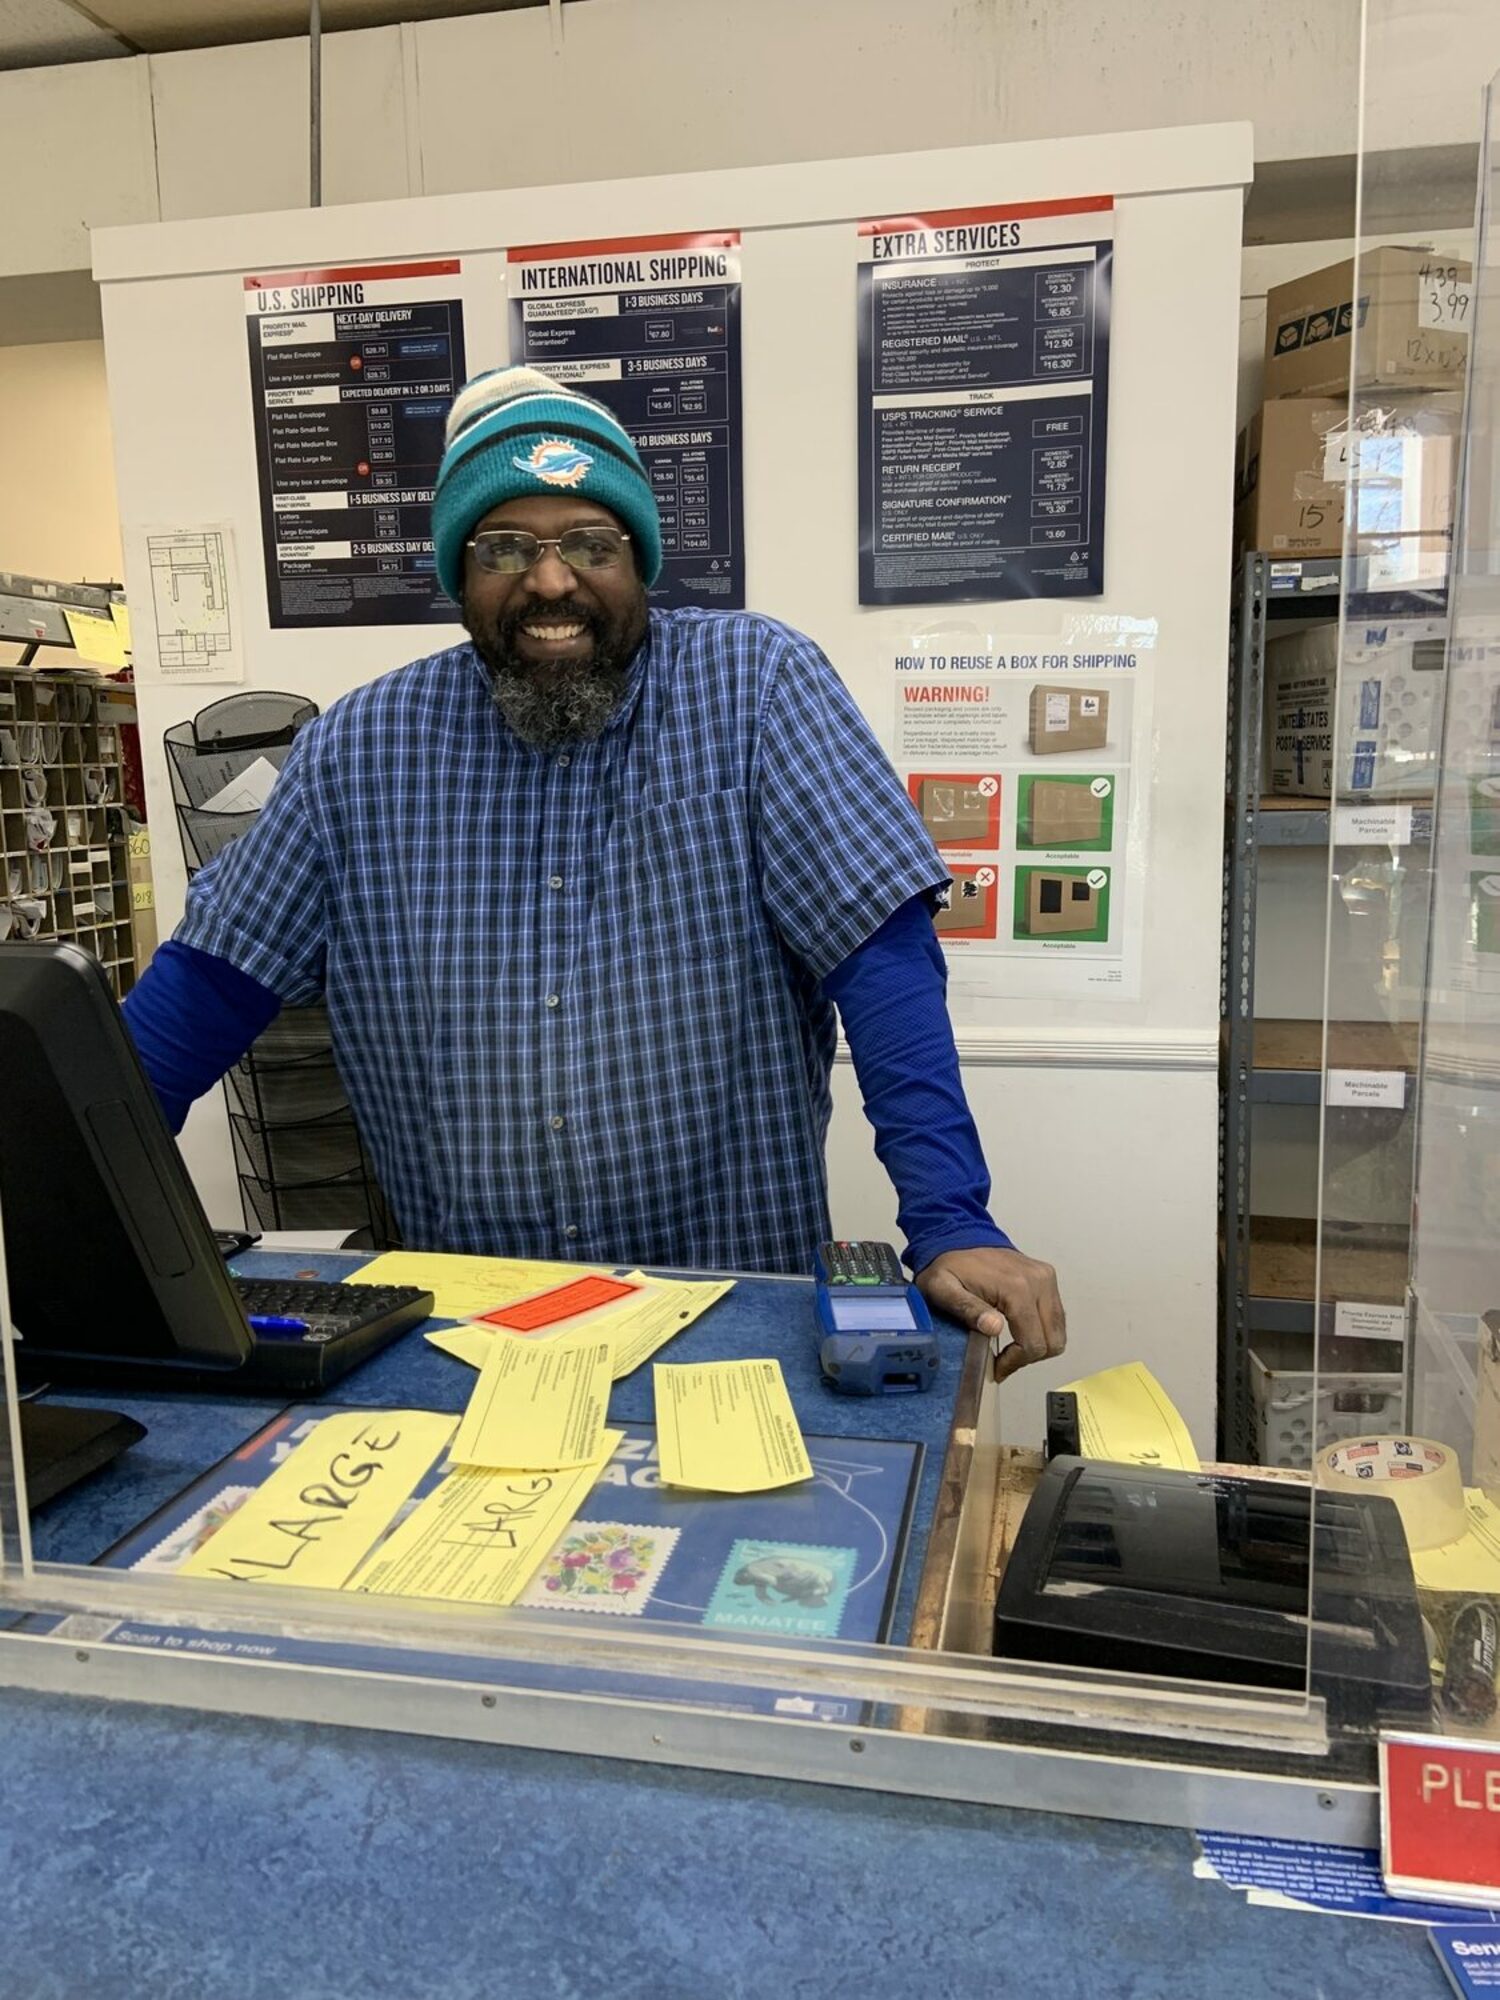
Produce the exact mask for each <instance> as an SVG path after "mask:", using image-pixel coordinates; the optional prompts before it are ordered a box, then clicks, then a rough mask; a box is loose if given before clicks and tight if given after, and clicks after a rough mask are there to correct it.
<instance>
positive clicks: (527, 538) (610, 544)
mask: <svg viewBox="0 0 1500 2000" xmlns="http://www.w3.org/2000/svg"><path fill="white" fill-rule="evenodd" d="M629 540H630V537H629V535H627V534H626V532H625V530H624V529H623V528H605V527H598V528H567V529H565V530H564V532H563V533H562V534H560V535H554V536H552V537H551V538H550V539H548V540H543V539H542V537H541V536H539V535H528V534H526V533H525V532H524V531H523V530H522V529H520V528H486V529H485V530H484V532H483V533H482V534H478V535H475V536H473V538H472V539H471V540H470V541H469V543H468V547H469V548H471V549H472V550H473V551H474V560H475V562H477V563H478V565H479V567H480V568H481V569H487V570H488V571H489V572H490V574H491V575H492V576H524V575H525V573H526V571H527V570H529V569H530V568H531V566H532V565H533V563H536V562H539V561H540V560H541V554H542V550H543V549H556V550H557V553H558V554H559V556H561V558H562V560H563V561H564V562H565V563H566V564H567V565H568V568H569V569H572V570H578V571H580V572H584V573H586V572H587V571H589V570H591V569H613V568H614V566H615V564H616V563H617V562H618V561H619V560H620V558H621V556H623V555H624V553H625V544H626V543H627V542H628V541H629Z"/></svg>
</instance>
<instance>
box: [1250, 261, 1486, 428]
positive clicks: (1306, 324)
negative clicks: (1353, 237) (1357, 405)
mask: <svg viewBox="0 0 1500 2000" xmlns="http://www.w3.org/2000/svg"><path fill="white" fill-rule="evenodd" d="M1356 276H1357V277H1358V280H1359V292H1358V295H1357V296H1356V293H1355V289H1354V287H1355V279H1356ZM1470 277H1471V271H1470V267H1469V265H1468V264H1466V263H1464V262H1463V261H1462V260H1461V259H1458V258H1452V257H1437V256H1434V255H1433V253H1432V252H1431V251H1430V250H1420V249H1405V248H1402V247H1401V246H1399V245H1396V244H1388V245H1387V246H1386V247H1385V248H1383V249H1379V250H1368V251H1366V252H1365V255H1364V257H1363V258H1362V259H1361V260H1360V266H1359V270H1358V272H1357V273H1356V271H1355V268H1354V260H1353V258H1352V257H1349V258H1345V259H1344V261H1343V263H1341V264H1329V265H1325V267H1324V268H1323V269H1322V270H1321V271H1310V272H1309V273H1308V274H1307V275H1306V276H1305V277H1302V278H1289V279H1288V280H1287V282H1286V283H1285V284H1282V285H1273V286H1272V287H1271V289H1270V291H1269V292H1267V294H1266V375H1265V393H1266V395H1267V396H1268V397H1273V396H1274V397H1281V396H1315V395H1320V394H1333V395H1337V394H1339V393H1341V392H1345V393H1346V392H1347V390H1348V387H1349V373H1350V363H1351V358H1352V360H1353V361H1354V362H1355V363H1356V364H1357V367H1358V381H1357V382H1356V384H1355V387H1356V388H1359V389H1390V388H1396V389H1457V388H1460V387H1461V386H1462V384H1463V379H1464V368H1465V365H1466V363H1467V361H1468V358H1469V325H1468V322H1469V307H1468V293H1469V290H1470V282H1469V281H1470ZM1356 327H1357V328H1358V330H1359V338H1358V340H1357V341H1356V340H1355V339H1354V338H1353V335H1354V330H1355V328H1356ZM1356 349H1357V350H1358V351H1357V352H1355V350H1356Z"/></svg>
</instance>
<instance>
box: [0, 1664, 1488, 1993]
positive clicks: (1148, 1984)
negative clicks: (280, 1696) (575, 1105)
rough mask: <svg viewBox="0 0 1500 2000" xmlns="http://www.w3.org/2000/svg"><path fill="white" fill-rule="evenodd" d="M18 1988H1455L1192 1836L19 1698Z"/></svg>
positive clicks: (2, 1854) (8, 1813)
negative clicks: (1263, 1897)
mask: <svg viewBox="0 0 1500 2000" xmlns="http://www.w3.org/2000/svg"><path fill="white" fill-rule="evenodd" d="M0 1727H3V1729H4V1740H5V1746H6V1748H5V1772H6V1782H5V1787H4V1795H3V1796H4V1806H3V1809H0V1883H3V1889H0V1910H3V1924H4V1945H3V1948H0V1993H3V1994H4V1995H5V1996H6V2000H85V1996H86V2000H142V1996H144V1995H149V1996H151V2000H429V1996H430V2000H575V1996H576V2000H594V1996H600V1995H609V1996H611V2000H762V1996H774V2000H919V1996H939V1995H941V1996H957V1995H964V1996H968V1995H981V1994H982V1995H992V1994H1002V1995H1005V1996H1007V2000H1018V1996H1023V1995H1024V1996H1030V1995H1037V1996H1044V2000H1168V1996H1170V2000H1212V1996H1216V1995H1226V1996H1231V1995H1232V1996H1235V2000H1335V1996H1337V2000H1346V1996H1347V1995H1349V1994H1351V1993H1352V1994H1360V1993H1366V1994H1373V1993H1394V1992H1399V1993H1401V1994H1402V1995H1403V1996H1406V2000H1422V1996H1430V2000H1438V1996H1440V1995H1442V1994H1445V1993H1447V1992H1448V1990H1449V1989H1448V1986H1447V1982H1446V1980H1445V1978H1444V1976H1443V1974H1442V1973H1441V1971H1440V1970H1439V1968H1438V1965H1437V1962H1436V1960H1435V1959H1434V1958H1433V1957H1432V1954H1431V1952H1430V1950H1429V1948H1428V1945H1427V1941H1426V1937H1425V1935H1424V1933H1423V1932H1422V1931H1421V1930H1418V1929H1414V1928H1411V1927H1409V1926H1407V1925H1404V1924H1399V1925H1398V1924H1386V1923H1369V1922H1359V1921H1354V1920H1351V1919H1341V1918H1336V1917H1319V1916H1308V1915H1303V1914H1300V1913H1295V1912H1290V1911H1285V1910H1273V1909H1257V1908H1251V1907H1250V1906H1249V1905H1248V1904H1247V1903H1246V1902H1245V1901H1244V1899H1243V1897H1242V1896H1240V1895H1237V1894H1235V1893H1234V1892H1232V1891H1231V1890H1228V1889H1226V1888H1224V1887H1222V1886H1221V1885H1220V1884H1217V1883H1213V1882H1200V1881H1196V1880H1194V1878H1193V1875H1192V1855H1193V1848H1192V1842H1191V1840H1190V1839H1189V1837H1188V1836H1187V1835H1186V1834H1183V1833H1175V1832H1166V1831H1162V1830H1160V1829H1157V1828H1152V1827H1140V1826H1127V1825H1115V1824H1111V1823H1109V1822H1106V1821H1095V1820H1080V1819H1064V1818H1059V1817H1056V1816H1054V1815H1052V1814H1048V1813H1022V1812H1012V1811H1006V1810H1002V1809H999V1808H986V1807H979V1806H964V1805H951V1804H947V1803H944V1802H942V1801H937V1800H926V1799H909V1798H897V1797H888V1796H882V1795H880V1794H876V1793H867V1792H854V1791H846V1790H842V1789H833V1788H825V1787H820V1786H813V1785H794V1784H787V1783H781V1782H775V1781H771V1780H763V1779H752V1778H740V1777H732V1776H720V1775H716V1774H712V1773H705V1772H692V1771H669V1770H661V1769H658V1768H655V1767H646V1766H642V1765H639V1764H629V1763H610V1762H603V1761H599V1760H595V1759H592V1758H586V1757H568V1756H561V1755H552V1754H548V1753H542V1752H534V1751H516V1750H504V1749H491V1748H481V1747H478V1746H476V1745H474V1744H470V1743H451V1742H439V1741H429V1740H425V1739H422V1738H415V1737H398V1736H387V1735H376V1734H374V1733H372V1732H368V1731H364V1730H353V1729H330V1728H317V1727H313V1726H310V1725H305V1724H300V1723H296V1724H294V1723H281V1724H269V1723H263V1722H254V1721H243V1720H237V1719H232V1718H225V1717H216V1716H207V1715H195V1714H191V1713H183V1712H169V1711H167V1710H163V1709H156V1708H146V1707H134V1706H130V1707H126V1706H121V1705H106V1704H104V1703H101V1702H96V1701H92V1700H84V1699H78V1698H73V1699H69V1698H65V1697H62V1696H40V1695H22V1694H4V1695H0Z"/></svg>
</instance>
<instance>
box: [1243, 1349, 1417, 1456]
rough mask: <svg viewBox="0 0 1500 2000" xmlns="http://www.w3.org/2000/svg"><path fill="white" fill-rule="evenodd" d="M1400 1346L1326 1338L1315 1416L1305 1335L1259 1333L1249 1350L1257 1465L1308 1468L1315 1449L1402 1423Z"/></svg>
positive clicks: (1396, 1428)
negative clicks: (1317, 1446)
mask: <svg viewBox="0 0 1500 2000" xmlns="http://www.w3.org/2000/svg"><path fill="white" fill-rule="evenodd" d="M1401 1354H1402V1350H1401V1348H1400V1347H1399V1346H1398V1345H1397V1344H1396V1343H1395V1342H1394V1341H1389V1340H1340V1341H1325V1342H1324V1352H1323V1370H1322V1374H1321V1376H1320V1378H1319V1381H1318V1407H1317V1413H1316V1421H1315V1420H1314V1411H1313V1343H1312V1336H1311V1335H1310V1334H1301V1333H1280V1334H1278V1333H1261V1334H1257V1335H1256V1336H1255V1341H1254V1345H1253V1346H1252V1347H1251V1350H1250V1394H1251V1398H1252V1400H1253V1402H1254V1406H1255V1437H1256V1462H1257V1463H1258V1464H1260V1465H1276V1466H1287V1467H1291V1468H1294V1469H1296V1470H1299V1471H1304V1472H1305V1471H1307V1470H1308V1469H1309V1468H1310V1467H1311V1465H1312V1449H1313V1441H1314V1432H1315V1431H1316V1434H1317V1442H1318V1444H1320V1445H1324V1444H1330V1443H1332V1442H1333V1441H1334V1440H1336V1439H1338V1438H1348V1437H1360V1436H1362V1435H1364V1434H1365V1433H1366V1432H1371V1431H1399V1430H1401V1429H1402V1428H1403V1427H1404V1425H1403V1414H1402V1413H1403V1408H1404V1395H1403V1391H1404V1388H1405V1377H1404V1376H1403V1374H1402V1372H1401Z"/></svg>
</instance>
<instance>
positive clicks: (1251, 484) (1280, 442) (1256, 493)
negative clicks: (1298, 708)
mask: <svg viewBox="0 0 1500 2000" xmlns="http://www.w3.org/2000/svg"><path fill="white" fill-rule="evenodd" d="M1358 275H1359V293H1358V296H1356V295H1355V290H1354V280H1355V268H1354V264H1353V261H1352V260H1346V261H1345V262H1344V263H1342V264H1334V265H1331V266H1329V267H1328V268H1327V269H1326V270H1322V271H1314V272H1312V273H1310V274H1309V275H1308V276H1307V277H1304V278H1296V279H1293V280H1292V281H1291V282H1289V283H1288V284H1285V285H1276V286H1273V288H1272V289H1271V291H1270V292H1269V293H1268V294H1267V298H1266V362H1265V394H1266V401H1265V403H1264V404H1263V406H1262V407H1261V409H1260V411H1259V413H1258V414H1257V415H1256V416H1255V417H1254V418H1252V420H1251V422H1250V424H1249V425H1248V426H1247V427H1246V429H1245V430H1244V431H1243V432H1242V433H1241V435H1240V441H1239V452H1238V458H1237V462H1236V468H1235V545H1236V549H1237V551H1238V552H1239V553H1244V552H1245V551H1246V550H1249V549H1261V550H1264V551H1266V552H1267V553H1269V554H1273V555H1282V556H1337V555H1342V554H1343V552H1344V510H1345V494H1346V491H1348V490H1350V485H1351V482H1350V480H1349V474H1350V472H1351V470H1352V473H1353V480H1352V488H1353V490H1354V491H1355V492H1356V493H1357V496H1358V509H1359V517H1358V519H1357V521H1356V522H1355V524H1354V543H1355V549H1356V553H1358V554H1360V555H1363V556H1365V557H1367V558H1368V561H1369V572H1370V573H1369V579H1368V580H1369V583H1370V586H1371V587H1372V588H1387V589H1389V588H1397V587H1408V588H1420V587H1426V586H1429V585H1431V584H1433V583H1440V582H1441V581H1442V578H1443V575H1444V573H1445V571H1446V566H1447V558H1448V546H1449V543H1448V536H1449V529H1450V524H1451V519H1452V494H1453V481H1454V474H1455V469H1456V464H1457V440H1458V432H1459V423H1460V418H1461V415H1462V408H1463V383H1464V372H1465V368H1466V365H1467V361H1468V344H1469V342H1468V327H1467V317H1468V285H1469V267H1468V265H1466V264H1461V263H1456V262H1452V261H1447V262H1445V261H1443V260H1440V259H1437V258H1435V257H1434V256H1433V255H1432V254H1431V253H1430V252H1427V251H1423V250H1408V249H1396V248H1389V249H1382V250H1372V251H1370V252H1368V253H1367V254H1366V256H1365V257H1364V258H1363V260H1362V261H1361V264H1360V267H1359V273H1358ZM1356 364H1357V367H1356ZM1351 370H1353V371H1354V389H1355V396H1354V413H1353V418H1352V421H1351V415H1350V409H1349V400H1348V397H1349V386H1350V378H1351ZM1351 458H1352V467H1351Z"/></svg>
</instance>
